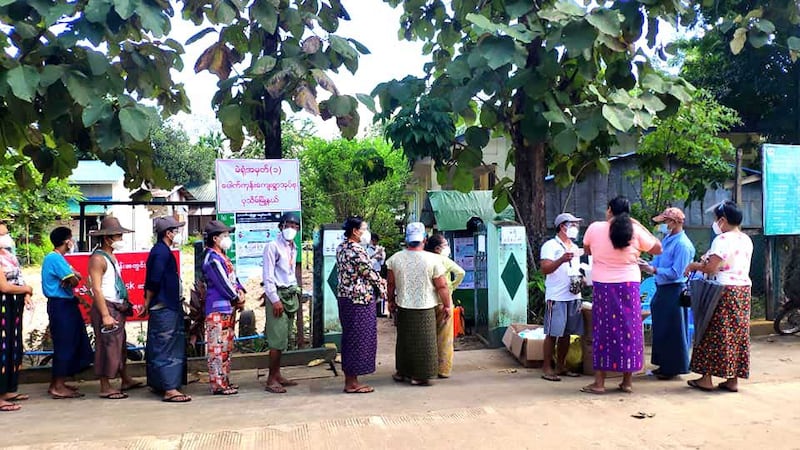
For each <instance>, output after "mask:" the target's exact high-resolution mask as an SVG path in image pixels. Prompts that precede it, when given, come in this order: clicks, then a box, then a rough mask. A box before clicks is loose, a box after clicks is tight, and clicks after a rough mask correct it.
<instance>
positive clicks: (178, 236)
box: [172, 232, 183, 247]
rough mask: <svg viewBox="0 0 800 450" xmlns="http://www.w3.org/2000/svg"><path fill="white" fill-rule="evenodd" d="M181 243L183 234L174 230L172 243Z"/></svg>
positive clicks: (177, 244) (175, 244)
mask: <svg viewBox="0 0 800 450" xmlns="http://www.w3.org/2000/svg"><path fill="white" fill-rule="evenodd" d="M181 244H183V235H182V234H180V233H177V232H176V233H175V235H174V236H172V245H174V246H176V247H180V245H181Z"/></svg>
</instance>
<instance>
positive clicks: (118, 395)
mask: <svg viewBox="0 0 800 450" xmlns="http://www.w3.org/2000/svg"><path fill="white" fill-rule="evenodd" d="M99 397H100V398H102V399H105V400H124V399H126V398H128V394H126V393H124V392H111V393H109V394H100V396H99Z"/></svg>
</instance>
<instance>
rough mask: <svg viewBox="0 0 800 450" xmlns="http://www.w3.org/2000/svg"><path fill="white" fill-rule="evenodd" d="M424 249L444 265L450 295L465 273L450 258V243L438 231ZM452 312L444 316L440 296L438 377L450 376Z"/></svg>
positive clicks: (437, 325)
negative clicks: (437, 257)
mask: <svg viewBox="0 0 800 450" xmlns="http://www.w3.org/2000/svg"><path fill="white" fill-rule="evenodd" d="M425 251H427V252H429V253H432V254H434V255H437V256H439V260H440V262H441V263H442V265H443V266H444V278H445V280H446V281H447V287H448V288H449V289H450V297H451V298H452V295H453V291H455V290H456V289H458V286H459V285H460V284H461V282H462V281H464V276H465V275H466V274H467V272H466V271H464V269H462V268H461V266H459V265H458V264H456V262H455V261H453V260H452V259H450V244H449V243H448V242H447V239H445V237H444V236H443V235H441V234H440V233H436V234H434V235H432V236H431V237H429V238H428V240H427V241H426V242H425ZM453 333H454V329H453V314H449V315H447V316H445V314H444V308H442V302H441V298H440V299H439V307H437V308H436V349H437V353H438V361H439V371H438V376H439V378H450V374H451V373H452V371H453V354H454V353H455V351H454V350H455V349H454V348H453Z"/></svg>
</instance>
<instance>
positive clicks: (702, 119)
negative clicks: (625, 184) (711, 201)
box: [626, 91, 739, 223]
mask: <svg viewBox="0 0 800 450" xmlns="http://www.w3.org/2000/svg"><path fill="white" fill-rule="evenodd" d="M738 123H739V116H738V115H737V114H736V111H734V110H733V109H731V108H727V107H725V106H722V105H720V104H719V103H717V102H716V101H715V100H714V99H713V98H712V97H711V95H709V94H708V93H705V92H702V91H697V92H696V93H695V95H694V98H693V101H692V102H690V103H686V104H684V105H682V106H681V108H680V109H679V110H678V113H677V114H675V115H673V116H670V117H669V118H667V119H665V120H659V121H658V123H656V126H655V128H654V129H653V131H652V132H651V133H649V134H647V135H646V136H645V137H644V139H642V143H641V145H640V146H639V150H638V152H637V158H639V169H638V170H634V171H632V172H631V173H628V174H626V175H627V176H628V177H629V178H632V179H636V180H639V181H640V182H641V192H640V193H639V199H638V200H640V201H639V202H633V211H632V213H633V215H634V216H635V217H637V218H638V219H639V220H640V221H642V223H649V222H650V218H651V217H653V216H656V215H657V214H658V213H660V212H661V211H663V210H664V208H666V207H667V206H679V204H681V203H682V204H683V205H682V206H684V207H685V206H686V205H688V204H689V203H690V202H692V201H694V200H699V201H701V200H702V199H703V198H704V197H705V194H706V190H707V189H708V188H718V187H720V186H722V184H723V183H724V182H725V181H728V180H730V179H731V177H732V176H733V167H732V166H731V161H732V160H733V157H734V148H733V145H731V143H730V142H729V141H728V140H727V139H725V138H722V137H720V134H721V133H724V132H725V131H727V130H728V129H730V128H731V127H733V126H735V125H737V124H738Z"/></svg>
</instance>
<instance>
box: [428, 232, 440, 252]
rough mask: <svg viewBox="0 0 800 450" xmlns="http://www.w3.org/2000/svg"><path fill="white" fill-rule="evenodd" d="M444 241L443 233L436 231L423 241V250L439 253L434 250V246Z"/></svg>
mask: <svg viewBox="0 0 800 450" xmlns="http://www.w3.org/2000/svg"><path fill="white" fill-rule="evenodd" d="M444 243H445V238H444V235H442V234H441V233H436V234H434V235H433V236H431V237H429V238H428V240H427V241H426V242H425V251H426V252H431V253H439V252H437V251H436V247H438V246H440V245H442V244H444Z"/></svg>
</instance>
